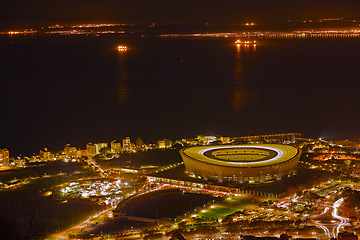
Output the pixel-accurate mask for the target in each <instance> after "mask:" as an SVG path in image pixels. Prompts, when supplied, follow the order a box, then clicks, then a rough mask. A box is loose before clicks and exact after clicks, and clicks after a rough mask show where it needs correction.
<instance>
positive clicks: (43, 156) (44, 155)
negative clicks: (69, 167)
mask: <svg viewBox="0 0 360 240" xmlns="http://www.w3.org/2000/svg"><path fill="white" fill-rule="evenodd" d="M39 157H40V160H42V161H48V160H53V158H54V155H53V154H51V152H50V151H48V150H47V148H44V149H43V150H40V153H39Z"/></svg>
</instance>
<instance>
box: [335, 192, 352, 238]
mask: <svg viewBox="0 0 360 240" xmlns="http://www.w3.org/2000/svg"><path fill="white" fill-rule="evenodd" d="M343 201H344V198H340V199H339V200H337V201H336V202H334V204H333V211H332V212H331V216H333V218H336V219H338V220H340V223H339V224H338V226H337V227H336V228H334V229H333V236H334V237H337V235H338V233H339V231H340V229H341V228H342V227H343V226H346V225H348V220H349V219H348V218H343V217H341V216H339V215H338V207H340V206H341V203H342V202H343Z"/></svg>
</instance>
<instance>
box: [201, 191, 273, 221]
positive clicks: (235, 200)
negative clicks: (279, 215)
mask: <svg viewBox="0 0 360 240" xmlns="http://www.w3.org/2000/svg"><path fill="white" fill-rule="evenodd" d="M265 200H268V199H266V198H255V197H248V196H238V197H232V198H226V199H223V200H221V201H218V202H215V203H214V204H213V205H212V207H210V208H208V209H207V212H205V213H203V214H201V216H203V217H208V218H213V219H216V218H224V217H226V216H227V215H230V214H233V213H234V212H237V211H240V210H251V209H254V208H255V207H257V206H258V204H259V203H260V202H263V201H265Z"/></svg>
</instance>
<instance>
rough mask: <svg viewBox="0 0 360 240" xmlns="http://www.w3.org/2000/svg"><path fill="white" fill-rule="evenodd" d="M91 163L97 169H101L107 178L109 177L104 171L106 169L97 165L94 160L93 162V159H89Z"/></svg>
mask: <svg viewBox="0 0 360 240" xmlns="http://www.w3.org/2000/svg"><path fill="white" fill-rule="evenodd" d="M89 162H90V163H91V164H92V165H94V166H95V167H96V168H97V169H99V170H100V172H101V174H102V175H104V176H105V177H107V176H108V174H107V173H106V172H105V171H104V169H102V168H101V167H100V166H99V165H97V164H96V162H95V161H94V160H92V159H91V158H89Z"/></svg>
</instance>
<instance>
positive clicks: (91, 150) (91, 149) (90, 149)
mask: <svg viewBox="0 0 360 240" xmlns="http://www.w3.org/2000/svg"><path fill="white" fill-rule="evenodd" d="M86 153H87V155H89V156H91V157H93V156H95V155H96V146H95V144H92V143H88V144H86Z"/></svg>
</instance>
